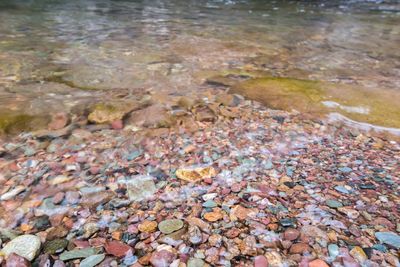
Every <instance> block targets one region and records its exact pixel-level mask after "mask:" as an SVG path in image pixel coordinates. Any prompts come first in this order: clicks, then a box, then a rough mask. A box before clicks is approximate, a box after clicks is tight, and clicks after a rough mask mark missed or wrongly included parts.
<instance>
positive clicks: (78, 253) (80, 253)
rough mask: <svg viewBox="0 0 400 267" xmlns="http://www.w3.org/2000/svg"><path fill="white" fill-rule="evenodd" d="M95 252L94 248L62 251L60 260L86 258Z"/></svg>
mask: <svg viewBox="0 0 400 267" xmlns="http://www.w3.org/2000/svg"><path fill="white" fill-rule="evenodd" d="M96 253H97V251H96V249H94V248H84V249H74V250H70V251H64V252H63V253H61V254H60V260H62V261H68V260H73V259H81V258H87V257H89V256H92V255H94V254H96Z"/></svg>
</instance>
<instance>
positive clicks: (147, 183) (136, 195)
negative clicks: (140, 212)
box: [124, 175, 157, 201]
mask: <svg viewBox="0 0 400 267" xmlns="http://www.w3.org/2000/svg"><path fill="white" fill-rule="evenodd" d="M124 183H126V187H127V190H128V196H129V199H130V200H131V201H142V200H145V199H148V198H150V197H152V196H153V195H154V194H155V193H156V192H157V188H156V185H155V183H154V180H153V177H152V176H146V175H136V176H132V177H131V178H130V179H129V180H128V179H127V180H125V181H124Z"/></svg>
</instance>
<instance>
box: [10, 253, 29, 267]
mask: <svg viewBox="0 0 400 267" xmlns="http://www.w3.org/2000/svg"><path fill="white" fill-rule="evenodd" d="M4 266H5V267H30V266H31V264H30V262H29V261H28V260H27V259H25V258H24V257H21V256H19V255H18V254H15V253H11V254H10V255H9V256H8V258H7V261H6V264H5V265H4Z"/></svg>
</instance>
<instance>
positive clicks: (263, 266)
mask: <svg viewBox="0 0 400 267" xmlns="http://www.w3.org/2000/svg"><path fill="white" fill-rule="evenodd" d="M268 266H269V265H268V260H267V258H266V257H265V256H263V255H260V256H257V257H255V258H254V267H268Z"/></svg>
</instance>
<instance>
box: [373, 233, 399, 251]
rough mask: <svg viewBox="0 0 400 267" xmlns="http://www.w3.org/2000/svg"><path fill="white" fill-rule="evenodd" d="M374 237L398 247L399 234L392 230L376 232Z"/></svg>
mask: <svg viewBox="0 0 400 267" xmlns="http://www.w3.org/2000/svg"><path fill="white" fill-rule="evenodd" d="M375 237H376V238H377V239H378V240H379V242H381V243H383V244H386V245H389V246H391V247H394V248H396V249H400V236H399V235H398V234H396V233H393V232H376V233H375Z"/></svg>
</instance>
